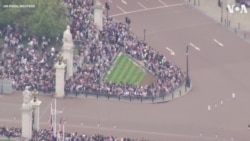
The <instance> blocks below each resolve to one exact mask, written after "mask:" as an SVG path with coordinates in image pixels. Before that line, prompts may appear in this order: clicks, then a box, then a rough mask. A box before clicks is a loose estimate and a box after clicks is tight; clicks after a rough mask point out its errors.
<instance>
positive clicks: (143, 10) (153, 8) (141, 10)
mask: <svg viewBox="0 0 250 141" xmlns="http://www.w3.org/2000/svg"><path fill="white" fill-rule="evenodd" d="M183 5H187V3H179V4H172V5H168V6H159V7H152V8H147V9H139V10H134V11H129V12H126V13H120V14H114V15H110V17H117V16H122V15H125V14H133V13H138V12H145V11H150V10H156V9H163V8H168V7H177V6H183ZM117 8H118V7H117Z"/></svg>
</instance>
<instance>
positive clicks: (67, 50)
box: [62, 26, 74, 78]
mask: <svg viewBox="0 0 250 141" xmlns="http://www.w3.org/2000/svg"><path fill="white" fill-rule="evenodd" d="M73 49H74V44H73V41H72V35H71V33H70V27H69V26H67V29H66V30H65V31H64V33H63V47H62V51H63V54H62V55H63V58H64V59H65V60H66V66H67V74H66V78H69V77H71V76H72V75H73Z"/></svg>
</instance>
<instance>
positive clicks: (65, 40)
mask: <svg viewBox="0 0 250 141" xmlns="http://www.w3.org/2000/svg"><path fill="white" fill-rule="evenodd" d="M65 43H72V35H71V33H70V27H69V26H67V29H66V30H65V31H64V33H63V44H65Z"/></svg>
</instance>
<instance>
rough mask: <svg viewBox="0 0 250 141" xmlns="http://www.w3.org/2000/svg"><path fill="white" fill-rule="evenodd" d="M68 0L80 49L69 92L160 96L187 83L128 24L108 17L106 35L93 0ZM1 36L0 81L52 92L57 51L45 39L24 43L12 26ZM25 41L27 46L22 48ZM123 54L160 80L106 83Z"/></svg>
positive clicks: (176, 69) (1, 31)
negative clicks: (96, 17) (0, 66)
mask: <svg viewBox="0 0 250 141" xmlns="http://www.w3.org/2000/svg"><path fill="white" fill-rule="evenodd" d="M64 2H65V4H66V5H67V8H68V10H69V15H70V16H69V17H70V21H71V25H70V30H71V33H72V37H73V40H74V41H75V44H77V45H78V46H79V47H78V54H77V55H75V56H74V66H75V72H74V74H73V76H72V77H70V78H68V79H67V80H66V82H65V92H66V94H76V95H77V94H84V93H95V94H96V93H104V94H107V95H123V96H128V95H130V96H131V95H132V96H159V95H161V94H166V93H170V92H172V91H173V90H174V89H175V88H176V87H178V86H180V85H181V84H182V83H183V82H184V77H185V76H184V73H183V72H182V70H181V69H180V68H179V67H178V66H176V65H174V64H172V63H171V62H170V61H169V60H167V59H166V57H165V56H163V55H162V54H160V53H159V52H157V51H155V50H154V49H153V48H152V47H150V46H149V45H147V44H146V43H145V42H144V41H142V40H140V39H139V38H138V37H137V36H135V35H134V34H133V33H132V32H131V31H130V29H129V27H128V26H127V25H125V24H123V23H120V22H118V21H116V20H115V19H113V18H107V17H105V16H104V17H103V18H104V20H103V21H104V23H103V31H100V30H99V29H98V28H97V26H96V25H95V24H94V15H93V13H94V12H93V11H94V7H93V0H64ZM0 33H1V37H2V38H4V45H3V47H4V48H5V52H4V59H3V60H5V61H4V64H3V65H4V71H3V72H2V74H1V76H2V78H8V79H11V80H12V85H13V88H15V89H16V90H24V88H25V86H31V89H37V90H39V91H42V92H44V93H50V92H54V91H55V69H54V63H55V61H56V59H57V57H56V56H57V54H58V51H56V50H55V48H54V47H51V43H50V42H51V41H50V39H49V38H46V37H45V36H43V37H37V36H31V37H28V38H27V39H23V36H22V32H21V31H18V29H15V28H14V27H12V26H11V25H8V26H7V27H6V28H4V29H3V30H0ZM1 37H0V38H1ZM61 39H62V38H59V36H58V37H57V40H61ZM24 41H26V42H28V44H27V45H24V44H23V42H24ZM119 53H126V54H128V55H130V56H131V57H132V58H133V59H135V60H137V62H138V63H141V64H142V65H143V66H144V67H145V68H146V69H147V70H149V71H150V72H151V73H152V74H153V75H154V76H155V78H156V81H154V82H153V83H152V84H148V85H144V86H142V85H139V84H138V85H130V84H124V83H119V84H117V83H112V82H106V81H105V80H103V78H104V76H105V74H106V73H107V72H108V71H109V70H110V69H111V66H112V64H113V62H114V60H115V58H116V57H117V56H118V54H119Z"/></svg>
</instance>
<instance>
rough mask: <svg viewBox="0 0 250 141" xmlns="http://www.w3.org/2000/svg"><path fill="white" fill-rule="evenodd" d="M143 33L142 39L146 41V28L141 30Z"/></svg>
mask: <svg viewBox="0 0 250 141" xmlns="http://www.w3.org/2000/svg"><path fill="white" fill-rule="evenodd" d="M143 33H144V34H143V35H144V36H143V40H144V41H146V29H144V30H143Z"/></svg>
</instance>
